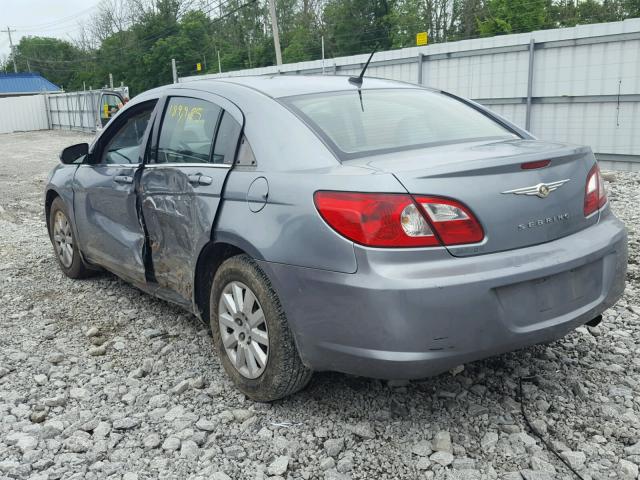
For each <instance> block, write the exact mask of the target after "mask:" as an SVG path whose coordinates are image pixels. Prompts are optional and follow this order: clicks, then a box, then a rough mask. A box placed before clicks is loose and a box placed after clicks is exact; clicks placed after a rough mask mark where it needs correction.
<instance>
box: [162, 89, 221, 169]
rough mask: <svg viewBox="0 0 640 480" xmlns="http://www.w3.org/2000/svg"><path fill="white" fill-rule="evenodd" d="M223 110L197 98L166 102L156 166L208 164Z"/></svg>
mask: <svg viewBox="0 0 640 480" xmlns="http://www.w3.org/2000/svg"><path fill="white" fill-rule="evenodd" d="M221 113H222V109H221V108H220V107H218V106H217V105H214V104H213V103H210V102H207V101H205V100H200V99H197V98H187V97H171V98H170V99H169V101H168V102H167V106H166V108H165V112H164V116H163V119H162V127H161V129H160V138H159V140H158V154H157V155H156V162H157V163H208V162H209V161H210V158H211V146H212V145H213V139H214V137H215V133H216V126H217V124H218V120H219V118H220V115H221Z"/></svg>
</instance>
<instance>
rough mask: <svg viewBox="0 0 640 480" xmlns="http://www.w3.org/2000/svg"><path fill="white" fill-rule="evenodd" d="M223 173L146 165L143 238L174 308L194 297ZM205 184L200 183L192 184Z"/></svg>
mask: <svg viewBox="0 0 640 480" xmlns="http://www.w3.org/2000/svg"><path fill="white" fill-rule="evenodd" d="M228 171H229V169H228V168H219V167H212V166H207V165H203V166H179V165H166V166H165V165H162V164H155V165H148V166H147V167H146V168H145V169H144V170H143V173H142V178H141V182H140V184H141V187H140V198H141V208H142V215H143V217H144V222H145V226H146V230H147V232H148V241H149V253H150V256H151V264H152V266H153V275H154V277H155V281H156V282H157V285H158V287H159V288H160V289H161V290H163V291H173V292H174V293H175V294H177V295H178V296H179V297H180V298H179V299H175V301H178V302H179V303H189V304H190V302H191V300H192V297H193V287H194V285H193V272H194V270H195V267H196V262H197V259H198V253H199V252H200V250H201V249H202V247H203V246H204V245H205V244H206V243H207V242H208V241H209V240H210V239H211V228H212V226H213V222H214V220H215V215H216V211H217V209H218V205H219V203H220V196H221V192H222V186H223V184H224V180H225V177H226V175H227V173H228ZM196 177H202V178H206V179H207V180H205V182H204V183H208V179H211V183H210V184H208V185H207V184H201V182H197V181H194V178H196Z"/></svg>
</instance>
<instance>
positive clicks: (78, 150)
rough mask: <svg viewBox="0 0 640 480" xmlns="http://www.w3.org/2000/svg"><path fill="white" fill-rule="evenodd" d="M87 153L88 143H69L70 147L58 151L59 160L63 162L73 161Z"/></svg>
mask: <svg viewBox="0 0 640 480" xmlns="http://www.w3.org/2000/svg"><path fill="white" fill-rule="evenodd" d="M88 154H89V144H88V143H78V144H76V145H71V146H70V147H67V148H65V149H64V150H62V152H61V153H60V161H61V162H62V163H64V164H70V163H74V162H76V161H77V160H79V159H80V158H81V157H84V156H86V155H88Z"/></svg>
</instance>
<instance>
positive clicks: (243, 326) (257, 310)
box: [218, 281, 269, 379]
mask: <svg viewBox="0 0 640 480" xmlns="http://www.w3.org/2000/svg"><path fill="white" fill-rule="evenodd" d="M218 324H219V326H220V336H221V339H222V344H223V345H224V349H225V351H226V353H227V356H228V357H229V360H231V364H232V365H233V366H234V367H235V369H236V370H237V371H238V372H239V373H240V375H242V376H243V377H246V378H250V379H254V378H258V377H259V376H260V375H262V372H264V369H265V368H266V366H267V361H268V359H269V332H268V329H267V322H266V319H265V317H264V312H263V310H262V306H261V305H260V302H258V299H257V298H256V295H255V294H254V293H253V291H251V289H250V288H249V287H247V286H246V285H245V284H244V283H242V282H237V281H233V282H230V283H228V284H227V285H226V286H225V287H224V289H223V290H222V295H220V300H219V303H218Z"/></svg>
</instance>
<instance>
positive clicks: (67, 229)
mask: <svg viewBox="0 0 640 480" xmlns="http://www.w3.org/2000/svg"><path fill="white" fill-rule="evenodd" d="M53 240H54V242H55V247H56V253H57V254H58V258H59V259H60V263H62V265H63V266H64V267H65V268H69V267H71V264H72V263H73V237H72V235H71V225H70V224H69V220H67V217H66V215H65V214H64V213H63V212H62V211H60V210H58V211H57V212H56V215H55V220H54V224H53Z"/></svg>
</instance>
